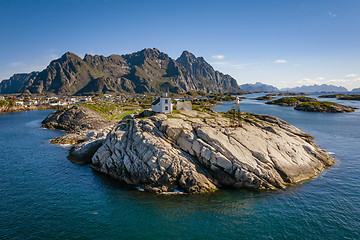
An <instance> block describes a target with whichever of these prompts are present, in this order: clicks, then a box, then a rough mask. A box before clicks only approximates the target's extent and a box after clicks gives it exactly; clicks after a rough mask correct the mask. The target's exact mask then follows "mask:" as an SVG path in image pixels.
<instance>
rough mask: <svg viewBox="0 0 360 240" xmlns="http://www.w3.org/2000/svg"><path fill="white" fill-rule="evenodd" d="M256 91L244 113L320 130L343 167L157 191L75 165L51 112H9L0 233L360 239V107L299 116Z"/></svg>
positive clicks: (4, 126)
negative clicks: (236, 185)
mask: <svg viewBox="0 0 360 240" xmlns="http://www.w3.org/2000/svg"><path fill="white" fill-rule="evenodd" d="M256 96H257V95H250V96H249V95H248V96H247V97H248V98H249V99H246V100H244V101H243V102H242V103H241V108H242V111H244V112H255V113H262V114H271V115H274V116H277V117H280V118H282V119H284V120H285V121H287V122H289V123H291V124H293V125H295V126H296V127H298V128H299V129H301V130H303V131H305V132H307V133H309V134H311V135H313V136H314V137H316V139H315V142H316V143H317V144H318V145H319V146H320V147H322V148H324V149H326V150H327V151H328V152H332V153H334V154H333V156H334V157H335V158H336V164H335V165H334V166H332V167H330V168H328V169H326V170H325V171H323V172H322V173H321V174H320V175H319V177H317V178H315V179H313V180H311V181H307V182H304V183H301V184H298V185H294V186H289V187H288V188H286V189H284V190H278V191H254V190H246V189H240V190H233V189H227V190H220V191H217V192H215V193H213V194H201V195H175V196H174V195H155V194H149V193H145V192H141V191H137V190H133V189H130V188H128V187H126V186H124V185H122V184H119V183H117V182H115V181H113V180H111V179H109V178H107V177H105V176H102V175H99V174H97V173H95V172H93V171H92V170H91V169H90V167H89V166H78V165H75V164H73V163H71V162H70V161H68V160H67V159H66V156H67V151H68V148H69V147H66V146H58V145H52V144H50V143H49V141H50V139H52V138H54V137H56V136H60V135H62V134H63V132H61V131H58V130H47V129H40V126H41V124H40V122H41V120H42V119H44V118H45V117H46V116H47V115H48V114H49V113H50V112H51V111H31V112H20V113H9V114H1V115H0V239H205V238H206V239H360V170H359V165H360V111H359V110H357V111H355V112H354V113H340V114H335V113H333V114H330V113H307V112H300V111H296V110H293V109H292V108H287V107H280V106H275V105H265V104H264V102H263V101H256V100H252V99H250V98H251V97H256ZM327 100H329V99H327ZM330 100H332V99H330ZM335 101H337V100H335ZM341 103H343V104H345V105H352V106H357V107H360V102H356V101H350V102H349V101H343V102H341ZM230 107H231V104H229V103H225V104H223V105H219V106H217V107H216V108H215V109H216V110H218V111H226V110H228V109H230Z"/></svg>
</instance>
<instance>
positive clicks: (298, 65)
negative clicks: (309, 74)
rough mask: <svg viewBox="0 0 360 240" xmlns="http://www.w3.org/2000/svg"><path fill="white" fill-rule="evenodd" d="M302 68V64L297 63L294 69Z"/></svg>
mask: <svg viewBox="0 0 360 240" xmlns="http://www.w3.org/2000/svg"><path fill="white" fill-rule="evenodd" d="M301 66H302V64H300V63H295V64H294V67H301Z"/></svg>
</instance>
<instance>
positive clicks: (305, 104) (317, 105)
mask: <svg viewBox="0 0 360 240" xmlns="http://www.w3.org/2000/svg"><path fill="white" fill-rule="evenodd" d="M266 104H275V105H280V106H285V107H290V106H293V107H294V109H295V110H299V111H306V112H328V113H344V112H354V111H355V109H356V108H354V107H349V106H344V105H341V104H338V103H334V102H327V101H319V100H317V99H316V98H311V97H282V98H279V99H276V100H272V101H269V102H266Z"/></svg>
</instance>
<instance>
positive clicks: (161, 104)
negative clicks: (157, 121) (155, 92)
mask: <svg viewBox="0 0 360 240" xmlns="http://www.w3.org/2000/svg"><path fill="white" fill-rule="evenodd" d="M151 110H152V111H153V112H157V113H171V112H172V110H173V104H172V102H171V98H168V97H167V94H164V97H160V98H158V99H156V100H155V101H154V102H153V103H152V104H151Z"/></svg>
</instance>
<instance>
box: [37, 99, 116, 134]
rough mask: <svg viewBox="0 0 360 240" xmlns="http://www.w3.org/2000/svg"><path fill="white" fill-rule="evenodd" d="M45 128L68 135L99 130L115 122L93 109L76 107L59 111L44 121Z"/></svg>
mask: <svg viewBox="0 0 360 240" xmlns="http://www.w3.org/2000/svg"><path fill="white" fill-rule="evenodd" d="M42 124H43V125H42V127H43V128H49V129H62V130H65V131H66V132H68V133H77V132H82V131H88V130H97V129H101V128H104V127H107V126H110V125H113V124H114V122H111V121H108V120H106V119H105V118H104V117H103V116H102V115H101V114H100V113H98V112H95V111H92V110H91V109H89V108H87V107H84V106H81V105H74V106H72V107H70V108H63V109H59V110H57V111H55V112H53V113H51V114H50V115H49V116H47V117H46V118H45V119H44V120H43V121H42Z"/></svg>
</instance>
